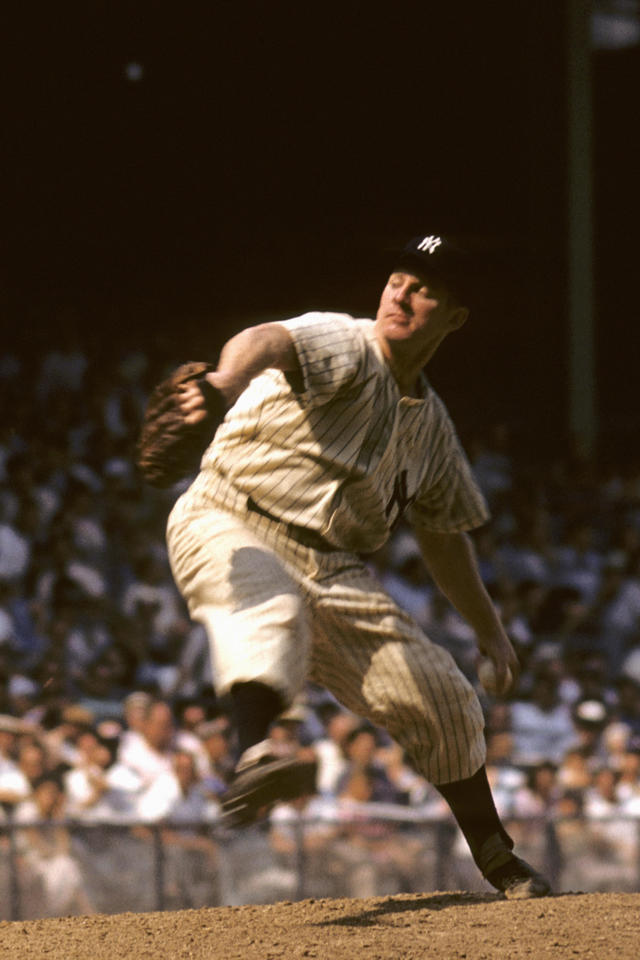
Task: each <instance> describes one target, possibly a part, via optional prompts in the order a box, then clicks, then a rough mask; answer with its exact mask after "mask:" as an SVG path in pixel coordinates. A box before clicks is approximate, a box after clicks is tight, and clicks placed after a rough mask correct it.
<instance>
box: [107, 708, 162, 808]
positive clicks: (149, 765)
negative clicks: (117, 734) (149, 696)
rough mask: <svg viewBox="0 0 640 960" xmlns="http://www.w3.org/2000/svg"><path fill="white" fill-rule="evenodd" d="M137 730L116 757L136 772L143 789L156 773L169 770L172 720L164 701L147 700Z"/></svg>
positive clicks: (160, 773)
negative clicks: (138, 732)
mask: <svg viewBox="0 0 640 960" xmlns="http://www.w3.org/2000/svg"><path fill="white" fill-rule="evenodd" d="M140 733H141V736H140V737H137V738H136V739H135V740H134V741H133V742H132V741H129V742H128V743H127V745H126V750H124V749H123V750H121V751H120V753H119V756H118V759H119V760H120V762H121V763H123V764H124V765H125V766H127V767H129V769H130V770H132V771H133V772H134V773H136V774H137V775H138V777H139V778H140V781H141V783H142V791H143V792H146V791H147V790H149V789H151V788H152V787H153V784H154V782H155V781H156V780H157V779H158V777H159V776H161V775H163V774H170V773H172V772H173V755H174V749H173V746H174V735H175V724H174V719H173V713H172V710H171V707H170V706H169V704H168V703H166V702H165V701H163V700H151V701H150V702H149V703H148V704H147V705H146V707H145V711H144V716H143V719H142V724H141V730H140Z"/></svg>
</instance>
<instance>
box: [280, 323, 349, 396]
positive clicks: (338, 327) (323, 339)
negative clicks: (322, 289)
mask: <svg viewBox="0 0 640 960" xmlns="http://www.w3.org/2000/svg"><path fill="white" fill-rule="evenodd" d="M282 326H283V327H285V328H286V329H287V330H288V331H289V333H290V335H291V338H292V340H293V343H294V346H295V350H296V353H297V356H298V361H299V363H300V370H301V374H302V383H301V384H300V387H301V389H299V390H298V389H296V393H298V396H299V398H300V399H301V400H302V401H303V402H305V403H309V404H312V405H321V404H323V403H326V402H327V401H328V400H330V399H331V398H332V397H333V396H335V395H336V394H337V393H338V392H339V391H340V390H342V389H345V388H347V387H349V386H350V385H351V384H352V383H353V382H354V381H355V379H356V377H357V375H358V371H359V370H360V369H361V368H362V365H363V360H364V341H363V339H362V337H361V336H360V335H359V334H358V329H357V324H356V323H355V321H354V320H353V319H352V318H351V317H349V316H347V315H346V314H339V313H305V314H303V315H302V316H300V317H294V318H293V319H290V320H284V321H283V322H282Z"/></svg>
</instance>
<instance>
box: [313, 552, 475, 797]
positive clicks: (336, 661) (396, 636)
mask: <svg viewBox="0 0 640 960" xmlns="http://www.w3.org/2000/svg"><path fill="white" fill-rule="evenodd" d="M328 586H329V585H328V584H327V585H325V589H323V590H322V591H318V592H317V593H316V595H315V596H314V597H313V599H312V611H311V623H312V624H313V647H312V654H311V663H312V667H311V669H312V676H313V679H314V680H316V681H317V682H319V683H321V684H324V685H325V686H327V687H328V688H329V689H330V690H331V691H332V693H333V694H334V695H335V696H336V697H337V698H338V700H340V701H341V702H342V703H344V705H345V706H347V707H348V708H349V709H351V710H353V711H354V712H355V713H358V714H359V715H361V716H364V717H367V718H368V719H370V720H371V721H372V722H373V723H375V724H377V725H378V726H381V727H384V728H385V729H386V730H388V732H389V733H390V734H391V736H392V737H393V738H394V740H396V741H397V742H398V743H399V744H400V745H401V746H402V747H403V748H404V749H405V751H406V752H407V754H408V756H409V757H410V759H411V761H412V763H413V765H414V766H415V768H416V769H417V770H418V772H419V773H421V774H422V775H423V776H424V777H425V778H426V779H427V780H429V781H430V782H431V783H434V784H438V783H449V782H451V781H454V780H461V779H464V778H466V777H470V776H472V775H473V774H474V773H475V772H476V771H477V770H478V769H479V768H480V767H481V766H482V764H483V763H484V759H485V741H484V732H483V727H484V720H483V716H482V710H481V708H480V704H479V702H478V698H477V697H476V694H475V691H474V690H473V688H472V687H471V685H470V684H469V682H468V681H467V680H466V678H465V677H464V676H463V674H462V673H461V672H460V670H459V669H458V667H457V666H456V664H455V662H454V660H453V658H452V657H451V655H450V654H449V653H448V652H447V651H446V650H445V649H444V648H443V647H441V646H439V645H437V644H435V643H432V642H431V641H430V640H429V639H428V638H427V637H426V636H425V635H424V634H423V633H422V631H421V630H420V628H419V627H418V625H417V624H416V623H415V621H413V620H412V618H411V617H409V615H408V614H406V613H404V611H402V610H400V609H399V608H398V607H397V605H396V604H395V603H394V602H393V601H392V600H391V598H390V597H388V596H387V594H386V593H385V592H384V591H383V590H382V589H381V587H380V586H379V584H378V583H377V582H376V581H375V580H374V579H373V578H372V577H371V576H370V575H369V574H368V573H367V572H366V571H363V572H361V573H360V574H359V575H357V576H354V575H353V574H351V575H350V579H349V581H348V582H345V583H331V585H330V588H329V589H326V587H328Z"/></svg>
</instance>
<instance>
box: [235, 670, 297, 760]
mask: <svg viewBox="0 0 640 960" xmlns="http://www.w3.org/2000/svg"><path fill="white" fill-rule="evenodd" d="M231 702H232V703H233V714H234V720H235V725H236V730H237V732H238V746H239V748H240V753H241V754H242V753H244V751H245V750H246V749H247V748H248V747H252V746H253V745H254V744H256V743H260V742H261V741H262V740H264V739H265V738H266V736H267V733H268V731H269V727H270V726H271V724H272V723H273V721H274V720H275V719H276V717H277V716H279V715H280V714H281V713H282V711H283V710H284V708H285V706H286V704H285V702H284V699H283V697H282V696H281V695H280V694H279V693H277V692H276V691H275V690H274V689H273V688H272V687H268V686H267V685H266V684H264V683H259V682H257V681H254V680H250V681H249V682H248V683H234V685H233V686H232V687H231Z"/></svg>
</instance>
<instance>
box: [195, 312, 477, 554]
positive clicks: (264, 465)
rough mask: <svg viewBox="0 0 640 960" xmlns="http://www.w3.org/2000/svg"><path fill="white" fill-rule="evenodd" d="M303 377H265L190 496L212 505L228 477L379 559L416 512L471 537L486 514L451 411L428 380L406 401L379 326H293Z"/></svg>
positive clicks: (349, 321) (218, 441) (303, 320)
mask: <svg viewBox="0 0 640 960" xmlns="http://www.w3.org/2000/svg"><path fill="white" fill-rule="evenodd" d="M283 326H285V327H286V329H287V330H288V331H289V333H290V335H291V337H292V339H293V342H294V345H295V349H296V352H297V356H298V360H299V362H300V368H301V372H302V379H301V382H300V383H298V384H295V383H292V382H290V380H291V378H288V377H287V376H286V375H285V374H283V373H281V372H280V371H276V370H267V371H266V372H265V373H263V374H261V375H260V376H258V377H256V378H255V379H254V380H253V381H252V382H251V384H250V385H249V387H248V388H247V389H246V390H245V391H244V393H243V394H242V395H241V396H240V398H239V399H238V401H237V402H236V404H235V405H234V406H233V408H232V410H231V411H230V412H229V413H228V414H227V417H226V419H225V422H224V423H223V424H222V425H221V426H220V428H219V429H218V431H217V433H216V437H215V439H214V441H213V443H212V444H211V446H210V447H209V449H208V450H207V451H206V453H205V455H204V458H203V461H202V469H201V471H200V473H199V475H198V477H197V478H196V480H195V481H194V483H193V484H192V486H191V487H190V489H189V491H188V492H187V494H186V496H187V499H188V500H189V501H190V505H191V507H192V508H196V509H200V508H206V506H207V504H208V503H210V502H211V498H212V496H213V493H214V491H215V489H216V488H217V484H218V481H219V479H220V476H221V475H222V476H224V477H225V478H226V480H227V481H228V482H229V483H231V484H232V485H233V487H234V488H235V489H236V490H237V491H238V492H239V493H241V494H246V495H247V497H250V498H251V499H252V501H254V502H255V503H256V504H257V505H258V506H259V508H261V509H263V510H266V511H268V513H269V514H270V515H272V516H274V517H277V518H279V519H280V520H282V521H284V522H286V523H290V524H296V525H298V526H303V527H305V528H307V529H310V530H313V531H316V532H317V533H318V534H320V535H322V537H323V538H324V539H325V540H327V541H328V542H329V543H330V544H331V545H333V546H335V547H336V548H337V549H340V550H348V551H356V552H365V553H367V552H372V551H374V550H376V549H377V548H378V547H380V546H381V545H382V544H383V543H384V542H385V540H386V539H387V538H388V536H389V533H390V531H391V530H392V528H393V526H394V524H395V522H396V521H397V519H398V518H399V516H400V515H401V514H402V513H403V511H404V510H405V509H406V508H408V507H411V513H412V517H411V519H412V522H413V523H414V525H417V526H423V527H425V528H426V529H429V530H434V531H438V532H457V531H462V530H470V529H473V528H474V527H477V526H480V525H481V524H483V523H484V522H485V521H486V520H487V517H488V512H487V508H486V504H485V502H484V498H483V496H482V494H481V492H480V490H479V489H478V487H477V485H476V483H475V481H474V479H473V476H472V473H471V469H470V466H469V463H468V461H467V458H466V456H465V454H464V452H463V450H462V448H461V446H460V443H459V441H458V438H457V436H456V432H455V429H454V427H453V424H452V422H451V420H450V418H449V415H448V413H447V410H446V408H445V406H444V404H443V403H442V401H441V400H440V398H439V397H438V396H437V394H436V393H435V391H434V390H433V389H432V388H431V387H430V386H429V384H428V382H427V380H426V378H425V377H422V380H421V383H422V397H421V398H419V399H417V398H414V397H407V396H401V394H400V391H399V389H398V386H397V384H396V381H395V379H394V377H393V375H392V373H391V371H390V369H389V366H388V365H387V363H386V362H385V359H384V356H383V354H382V351H381V349H380V346H379V344H378V341H377V338H376V336H375V332H374V324H373V322H372V321H371V320H354V319H353V318H352V317H349V316H347V315H344V314H335V313H307V314H304V315H303V316H301V317H297V318H295V319H291V320H286V321H284V323H283Z"/></svg>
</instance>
